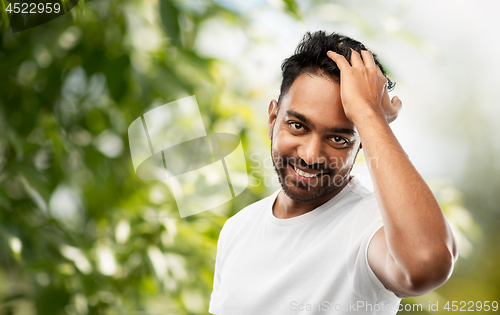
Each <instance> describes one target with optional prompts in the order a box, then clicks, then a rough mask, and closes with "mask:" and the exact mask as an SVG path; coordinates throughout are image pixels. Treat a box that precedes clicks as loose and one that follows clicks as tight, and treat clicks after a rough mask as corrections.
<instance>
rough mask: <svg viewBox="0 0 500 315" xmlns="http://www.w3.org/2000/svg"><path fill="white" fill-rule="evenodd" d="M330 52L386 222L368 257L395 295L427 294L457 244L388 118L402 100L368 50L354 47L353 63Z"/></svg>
mask: <svg viewBox="0 0 500 315" xmlns="http://www.w3.org/2000/svg"><path fill="white" fill-rule="evenodd" d="M328 56H329V57H330V58H331V59H332V60H333V61H335V63H336V64H337V66H338V67H339V69H340V71H341V79H340V85H341V98H342V104H343V106H344V111H345V113H346V116H347V117H348V118H349V119H350V120H351V121H352V122H353V123H354V125H355V126H356V128H357V130H358V133H359V135H360V138H361V143H362V146H363V150H364V152H365V156H366V159H367V162H368V167H369V170H370V174H371V177H372V180H373V183H374V188H375V193H376V196H377V201H378V203H379V205H380V209H381V214H382V219H383V222H384V227H383V228H381V229H380V230H379V231H378V232H377V233H376V234H375V236H374V237H373V239H372V241H371V243H370V245H369V248H368V262H369V264H370V266H371V268H372V270H373V271H374V273H375V275H376V276H377V277H378V278H379V279H380V281H381V282H382V283H383V284H384V285H385V287H386V288H388V289H389V290H391V291H393V292H394V293H396V294H397V295H398V296H400V297H408V296H417V295H422V294H425V293H427V292H429V291H431V290H433V289H435V288H437V287H438V286H440V285H441V284H443V283H444V282H445V281H446V280H447V279H448V278H449V276H450V275H451V272H452V269H453V263H454V262H455V260H456V258H457V247H456V244H455V240H454V237H453V234H452V232H451V229H450V227H449V225H448V223H447V222H446V220H445V218H444V216H443V213H442V212H441V209H440V207H439V204H438V203H437V201H436V199H435V198H434V195H433V194H432V192H431V190H430V188H429V187H428V186H427V184H426V183H425V181H424V180H423V178H422V177H421V176H420V174H419V173H418V172H417V170H416V169H415V167H414V166H413V165H412V163H411V162H410V160H409V158H408V156H407V155H406V153H405V152H404V150H403V148H402V147H401V145H400V144H399V142H398V140H397V139H396V137H395V136H394V134H393V132H392V130H391V128H390V127H389V124H388V122H387V120H388V119H389V118H388V116H391V115H392V116H393V115H394V113H395V112H396V115H397V111H398V110H399V108H400V107H401V102H400V101H399V99H397V98H396V97H395V98H393V100H392V102H390V101H388V99H389V96H388V93H387V79H386V78H385V77H384V76H383V74H382V72H381V71H380V69H379V67H378V66H376V64H375V62H374V60H373V56H372V54H371V53H370V52H368V51H362V57H363V59H361V56H360V54H359V53H357V52H355V51H352V54H351V65H352V66H351V65H350V64H349V63H348V62H347V60H346V59H345V58H344V56H341V55H338V54H335V53H333V52H329V53H328ZM393 119H394V118H393ZM393 119H392V120H393Z"/></svg>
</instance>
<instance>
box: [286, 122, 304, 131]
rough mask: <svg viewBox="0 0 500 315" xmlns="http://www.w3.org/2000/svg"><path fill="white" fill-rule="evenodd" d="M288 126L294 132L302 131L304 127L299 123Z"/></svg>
mask: <svg viewBox="0 0 500 315" xmlns="http://www.w3.org/2000/svg"><path fill="white" fill-rule="evenodd" d="M288 125H289V126H290V127H292V129H294V130H302V129H304V126H303V125H302V124H301V123H298V122H293V121H292V122H289V123H288Z"/></svg>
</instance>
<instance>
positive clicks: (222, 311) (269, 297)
mask: <svg viewBox="0 0 500 315" xmlns="http://www.w3.org/2000/svg"><path fill="white" fill-rule="evenodd" d="M279 191H280V190H278V191H276V192H275V193H274V194H272V195H271V196H269V197H267V198H264V199H262V200H260V201H258V202H256V203H253V204H251V205H250V206H248V207H246V208H244V209H243V210H241V211H240V212H238V213H237V214H236V215H234V216H233V217H231V218H229V219H228V220H227V221H226V223H225V224H224V227H223V228H222V230H221V233H220V236H219V241H218V244H217V258H216V263H215V276H214V288H213V292H212V295H211V300H210V306H209V312H210V313H212V314H217V315H246V314H248V315H257V314H258V315H274V314H279V315H285V314H377V315H381V314H384V315H385V314H395V313H396V312H397V310H398V307H399V303H400V301H401V300H400V299H399V298H398V297H397V296H396V295H395V294H394V293H393V292H391V291H389V290H388V289H386V288H385V287H384V285H383V284H382V283H381V282H380V280H378V278H377V277H376V276H375V274H374V273H373V271H372V270H371V268H370V266H369V265H368V259H367V251H368V244H369V243H370V240H371V238H372V237H373V235H374V234H375V232H377V231H378V230H379V229H380V228H381V227H382V225H383V224H382V217H381V215H380V210H379V207H378V203H377V201H376V199H375V195H374V194H373V193H370V192H369V191H368V190H367V189H366V188H365V187H364V186H363V185H362V184H361V183H360V182H359V180H358V179H357V178H355V177H353V178H351V180H350V181H349V183H348V184H347V185H346V186H345V187H344V189H342V191H341V192H340V193H339V194H337V195H336V196H335V197H334V198H332V199H330V200H329V201H328V202H326V203H324V204H323V205H321V206H320V207H318V208H316V209H314V210H312V211H310V212H307V213H305V214H303V215H300V216H297V217H293V218H289V219H278V218H276V217H275V216H274V214H273V211H272V206H273V204H274V201H275V200H276V196H277V195H278V193H279Z"/></svg>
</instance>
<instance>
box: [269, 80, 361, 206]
mask: <svg viewBox="0 0 500 315" xmlns="http://www.w3.org/2000/svg"><path fill="white" fill-rule="evenodd" d="M269 138H270V139H271V156H272V158H273V164H274V168H275V170H276V172H277V174H278V177H279V180H280V183H281V186H282V187H283V190H284V192H285V194H286V195H288V196H289V197H290V198H292V199H295V200H297V201H301V202H310V201H314V200H317V199H320V198H322V197H325V196H327V195H329V194H333V193H334V192H335V190H336V189H339V187H341V186H342V185H343V184H344V181H345V179H347V178H348V175H349V172H350V171H351V169H352V166H353V164H354V161H355V159H356V155H357V153H358V151H359V148H360V139H359V135H358V133H357V131H356V128H355V126H354V124H353V123H352V122H351V121H350V120H349V119H347V117H346V116H345V114H344V109H343V106H342V102H341V99H340V85H339V84H338V83H336V82H333V81H331V80H330V79H327V78H325V77H320V76H316V75H311V74H306V73H303V74H301V75H300V76H299V77H297V79H296V80H295V81H294V82H293V84H292V86H291V87H290V90H289V91H288V93H287V94H286V96H285V97H284V98H283V99H282V102H281V104H280V109H279V112H278V113H276V102H275V101H273V102H271V104H270V106H269ZM335 193H336V192H335Z"/></svg>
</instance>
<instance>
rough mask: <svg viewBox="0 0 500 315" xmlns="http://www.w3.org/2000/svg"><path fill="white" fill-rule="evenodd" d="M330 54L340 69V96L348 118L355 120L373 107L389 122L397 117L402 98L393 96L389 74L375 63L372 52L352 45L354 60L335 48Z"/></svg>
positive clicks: (328, 54)
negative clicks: (388, 83) (358, 50)
mask: <svg viewBox="0 0 500 315" xmlns="http://www.w3.org/2000/svg"><path fill="white" fill-rule="evenodd" d="M327 56H328V57H329V58H330V59H332V60H333V61H334V62H335V63H336V64H337V66H338V68H339V69H340V89H341V99H342V104H343V106H344V112H345V114H346V116H347V118H349V119H350V120H351V121H353V122H354V121H355V120H356V117H357V115H362V114H364V113H367V112H368V111H370V110H372V111H375V113H377V114H378V115H379V116H380V117H385V119H386V120H387V122H388V123H391V122H392V121H394V120H395V119H396V117H397V116H398V113H399V110H400V109H401V106H402V103H401V100H400V99H399V98H398V97H397V96H394V97H393V98H392V100H390V98H389V93H388V91H387V78H386V77H385V76H384V75H383V73H382V71H381V70H380V68H379V67H378V66H377V65H376V64H375V60H374V59H373V55H372V54H371V52H369V51H367V50H362V51H361V55H360V54H359V53H358V52H357V51H355V50H352V49H351V64H349V62H347V60H346V59H345V57H344V56H342V55H339V54H337V53H335V52H333V51H328V53H327Z"/></svg>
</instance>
